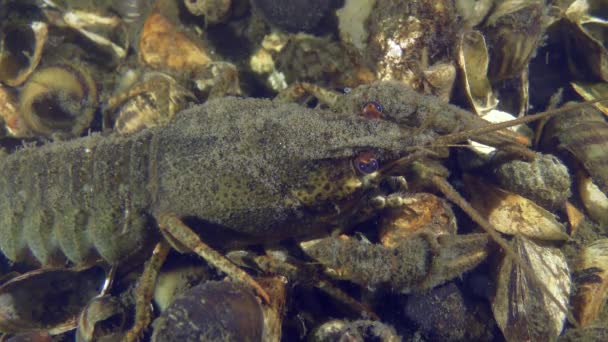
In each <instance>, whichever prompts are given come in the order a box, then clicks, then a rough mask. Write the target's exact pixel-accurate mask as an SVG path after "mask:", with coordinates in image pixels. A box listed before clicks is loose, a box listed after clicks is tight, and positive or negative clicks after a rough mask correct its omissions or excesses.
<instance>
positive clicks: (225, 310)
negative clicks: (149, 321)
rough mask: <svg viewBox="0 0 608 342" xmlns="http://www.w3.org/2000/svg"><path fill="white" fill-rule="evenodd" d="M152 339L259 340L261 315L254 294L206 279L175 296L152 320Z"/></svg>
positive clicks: (259, 306)
mask: <svg viewBox="0 0 608 342" xmlns="http://www.w3.org/2000/svg"><path fill="white" fill-rule="evenodd" d="M153 326H154V334H153V335H152V341H199V340H201V341H203V340H204V341H229V340H237V339H239V338H241V337H245V336H246V337H247V338H248V340H249V341H262V338H263V334H264V317H263V311H262V306H261V304H260V303H259V301H258V299H257V298H256V297H255V295H254V294H253V293H252V292H251V291H250V290H249V289H247V288H245V287H243V286H242V285H238V284H235V283H232V282H207V283H204V284H201V285H198V286H195V287H193V288H191V289H190V290H188V291H187V292H185V293H183V294H182V295H180V296H179V297H178V298H176V299H175V300H174V301H173V303H172V304H171V305H170V306H169V307H168V308H167V310H165V311H164V312H163V313H162V314H161V315H160V317H159V318H157V319H156V320H155V321H154V323H153Z"/></svg>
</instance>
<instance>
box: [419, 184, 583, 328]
mask: <svg viewBox="0 0 608 342" xmlns="http://www.w3.org/2000/svg"><path fill="white" fill-rule="evenodd" d="M431 182H432V183H433V185H434V186H435V187H437V189H438V190H439V191H441V192H442V193H443V194H444V195H445V197H447V198H448V199H449V200H450V201H452V202H453V203H454V204H456V205H457V206H458V207H460V209H462V210H463V211H464V212H465V213H466V214H467V215H468V216H469V217H470V218H471V219H472V220H473V221H475V223H477V224H478V225H479V226H480V227H481V228H482V229H483V230H484V231H485V232H486V233H488V235H490V237H491V238H492V240H493V241H494V242H496V244H498V245H499V246H500V248H502V250H503V251H504V253H505V254H506V255H507V256H508V257H511V258H512V260H513V261H514V262H515V263H516V264H517V266H519V267H521V268H522V269H523V270H524V271H525V272H526V273H527V274H528V276H529V277H530V279H532V281H533V282H534V283H535V285H536V286H538V287H539V288H540V289H541V290H542V291H543V292H544V293H545V294H546V295H547V296H548V297H549V298H551V300H552V301H553V302H555V304H556V305H557V307H559V308H560V310H562V311H563V312H564V313H565V314H566V317H567V318H568V321H569V322H570V323H571V324H572V325H574V326H575V327H577V328H578V327H579V324H578V321H577V320H576V319H575V318H574V316H573V315H572V313H571V312H570V310H568V308H567V307H565V306H564V305H563V304H562V303H561V302H560V301H559V300H558V299H557V298H556V297H555V295H553V293H552V292H551V291H549V289H548V288H547V286H546V285H545V283H543V282H542V281H541V280H540V279H539V278H538V277H537V275H536V273H535V272H534V271H533V270H532V268H531V267H530V266H529V265H528V264H526V263H525V262H524V261H523V260H522V258H521V257H520V256H519V255H518V254H517V253H515V251H514V250H513V248H512V247H511V246H510V245H509V243H508V242H507V240H505V239H504V238H503V237H502V236H500V234H499V233H498V232H497V231H496V229H495V228H494V227H493V226H492V224H491V223H490V222H488V221H487V220H486V219H484V218H483V217H482V216H481V214H480V213H479V212H478V211H477V210H476V209H475V208H473V207H472V206H471V205H470V204H469V202H467V200H466V199H464V198H463V197H462V196H461V195H460V194H459V193H458V191H456V189H454V188H453V187H452V185H451V184H450V183H448V181H447V180H446V179H445V178H443V177H440V176H432V178H431Z"/></svg>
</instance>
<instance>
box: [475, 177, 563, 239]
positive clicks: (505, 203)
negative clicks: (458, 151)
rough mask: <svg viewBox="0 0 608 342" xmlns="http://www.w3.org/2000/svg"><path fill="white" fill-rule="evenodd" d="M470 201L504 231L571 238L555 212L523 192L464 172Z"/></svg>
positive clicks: (536, 236)
mask: <svg viewBox="0 0 608 342" xmlns="http://www.w3.org/2000/svg"><path fill="white" fill-rule="evenodd" d="M464 179H465V184H466V185H467V187H468V188H469V189H470V191H469V192H470V195H471V204H472V205H473V207H474V208H475V209H477V210H478V211H479V212H480V213H481V214H482V215H483V216H484V217H485V218H486V219H487V220H488V221H489V222H490V223H491V224H492V225H493V226H494V227H495V228H496V230H498V231H499V232H501V233H504V234H509V235H523V236H527V237H529V238H536V239H541V240H562V241H565V240H568V238H569V236H568V234H566V227H565V226H564V225H563V224H561V223H560V222H559V221H557V218H556V217H555V215H553V214H552V213H551V212H549V211H547V210H545V209H543V208H542V207H540V206H539V205H537V204H536V203H534V202H533V201H531V200H529V199H527V198H525V197H522V196H520V195H517V194H514V193H511V192H508V191H506V190H503V189H501V188H498V187H496V186H493V185H490V184H488V183H486V182H483V181H481V180H479V179H475V178H474V177H472V176H466V175H465V178H464Z"/></svg>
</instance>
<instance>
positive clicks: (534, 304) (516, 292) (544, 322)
mask: <svg viewBox="0 0 608 342" xmlns="http://www.w3.org/2000/svg"><path fill="white" fill-rule="evenodd" d="M512 246H513V249H514V251H515V253H517V254H518V255H519V257H520V258H521V259H522V260H523V261H524V262H526V263H527V264H528V265H529V266H530V267H531V268H532V270H533V271H534V273H535V275H536V278H537V279H539V280H540V281H542V282H543V283H544V284H545V286H546V287H547V288H548V290H549V291H550V292H551V293H552V294H553V296H554V297H555V298H557V299H558V300H559V302H560V303H561V305H562V306H563V307H564V308H566V307H568V299H569V296H570V283H571V280H570V271H569V269H568V264H567V262H566V258H565V257H564V255H563V254H562V253H561V251H560V250H559V249H557V248H554V247H545V246H541V245H539V244H537V243H535V242H533V241H532V240H530V239H528V238H526V237H523V236H520V235H516V236H515V237H514V239H513V241H512ZM492 311H493V312H494V318H495V319H496V322H497V323H498V326H499V327H500V329H501V330H502V332H503V334H504V336H505V338H506V339H507V341H551V340H554V339H555V338H557V336H559V334H560V333H561V331H562V329H563V326H564V321H565V319H566V313H565V312H564V311H563V310H562V309H561V308H560V307H559V306H558V305H557V304H556V303H555V302H554V301H553V300H552V299H551V298H549V297H548V296H547V295H546V294H545V293H544V292H543V291H542V290H541V289H540V288H538V287H537V286H536V285H535V282H534V280H532V279H531V278H530V276H529V275H528V274H526V272H525V271H524V270H523V269H521V268H520V267H519V266H517V264H516V263H515V262H513V260H512V259H511V258H509V257H503V259H502V261H501V263H500V266H499V269H498V273H497V280H496V295H495V297H494V298H493V300H492Z"/></svg>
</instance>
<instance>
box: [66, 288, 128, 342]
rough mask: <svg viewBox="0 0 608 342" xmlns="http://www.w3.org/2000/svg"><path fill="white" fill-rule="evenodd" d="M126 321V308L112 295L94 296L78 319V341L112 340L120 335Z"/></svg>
mask: <svg viewBox="0 0 608 342" xmlns="http://www.w3.org/2000/svg"><path fill="white" fill-rule="evenodd" d="M125 321H126V312H125V308H124V307H123V306H122V304H121V303H120V301H119V300H118V299H117V298H115V297H112V296H102V297H96V298H93V299H92V300H91V301H90V302H89V303H88V304H87V306H86V307H85V308H84V310H82V313H81V314H80V317H79V319H78V329H77V330H76V341H78V342H85V341H86V342H90V341H112V340H115V339H117V338H118V337H120V336H119V335H118V334H120V333H122V329H123V328H124V325H125Z"/></svg>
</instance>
